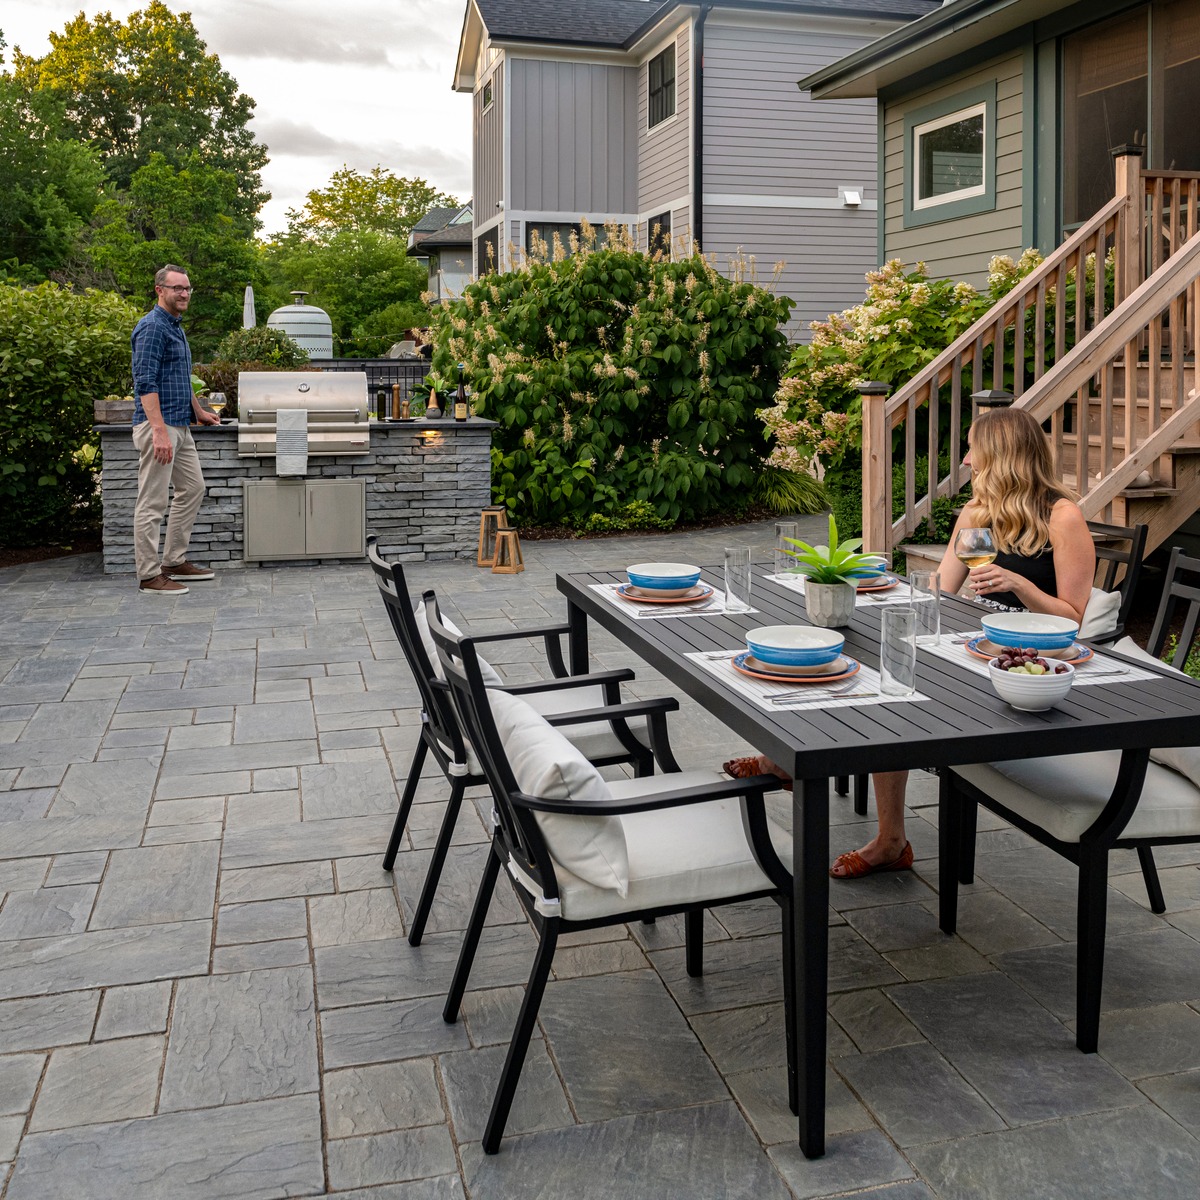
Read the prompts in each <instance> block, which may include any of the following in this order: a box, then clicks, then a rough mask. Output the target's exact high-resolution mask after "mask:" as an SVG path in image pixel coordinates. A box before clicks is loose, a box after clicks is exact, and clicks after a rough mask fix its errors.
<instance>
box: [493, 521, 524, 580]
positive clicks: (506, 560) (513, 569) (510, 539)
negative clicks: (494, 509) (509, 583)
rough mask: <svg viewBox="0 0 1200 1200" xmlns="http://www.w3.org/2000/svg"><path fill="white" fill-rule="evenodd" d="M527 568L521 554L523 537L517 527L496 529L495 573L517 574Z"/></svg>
mask: <svg viewBox="0 0 1200 1200" xmlns="http://www.w3.org/2000/svg"><path fill="white" fill-rule="evenodd" d="M523 570H525V559H524V557H523V556H522V554H521V539H520V538H519V537H518V536H517V531H516V530H515V529H508V528H504V529H498V530H496V561H495V563H494V564H493V565H492V573H493V574H494V575H516V574H518V573H519V572H520V571H523Z"/></svg>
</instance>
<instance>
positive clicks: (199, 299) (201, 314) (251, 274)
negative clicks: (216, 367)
mask: <svg viewBox="0 0 1200 1200" xmlns="http://www.w3.org/2000/svg"><path fill="white" fill-rule="evenodd" d="M237 186H238V181H237V178H236V176H234V175H233V174H232V173H231V172H229V171H222V170H220V169H218V168H216V167H213V166H210V165H209V164H208V163H206V162H203V161H201V158H200V156H199V155H198V154H194V155H192V156H191V157H190V158H189V159H187V160H185V162H184V163H183V165H182V166H180V167H178V168H176V167H175V166H172V165H171V164H170V163H169V162H167V160H166V159H165V158H164V157H163V156H162V155H161V154H152V155H151V156H150V162H149V163H148V164H147V165H146V166H144V167H141V168H139V169H138V170H137V171H136V172H135V173H134V176H133V178H132V180H131V181H130V185H129V190H128V192H127V193H123V194H122V195H120V196H118V197H115V198H112V199H108V200H105V201H103V202H102V203H101V204H100V205H99V206H98V208H97V210H96V217H95V220H94V221H93V225H94V228H93V229H92V231H91V232H90V234H89V235H88V236H87V237H86V238H85V242H84V245H85V252H86V254H87V256H88V257H89V259H90V260H91V262H92V264H93V265H94V266H95V268H96V269H97V270H99V271H101V272H104V273H107V277H108V279H109V280H110V281H111V282H112V283H115V285H116V287H117V289H118V290H119V291H121V292H122V293H123V294H124V295H126V296H129V297H134V298H140V297H146V298H147V299H149V298H150V296H151V285H152V282H153V279H154V272H155V271H156V270H157V269H158V268H159V267H161V266H162V265H163V263H166V262H174V263H178V264H179V265H180V266H181V267H183V268H184V269H185V270H186V271H187V272H188V274H189V275H190V276H191V280H192V286H193V287H194V288H195V291H194V292H193V293H192V302H191V306H190V307H189V309H188V318H187V330H188V337H189V339H190V340H191V342H192V346H193V351H194V352H195V353H196V354H197V356H199V355H201V354H204V353H207V351H208V350H209V349H211V348H212V346H213V345H215V344H216V342H217V341H218V340H219V339H220V338H221V337H222V336H224V335H225V334H226V333H228V332H229V330H231V329H235V328H237V327H238V326H240V325H241V314H242V293H243V291H244V289H245V286H246V284H247V283H253V284H255V285H256V286H257V285H259V284H261V283H262V282H264V280H265V275H264V274H263V269H262V262H261V258H260V254H259V251H258V248H257V246H256V245H255V243H254V242H253V241H251V240H250V239H248V238H247V237H246V236H245V233H244V232H243V230H242V228H241V226H240V224H239V223H238V222H237V221H236V220H234V218H232V217H231V216H229V215H228V214H229V210H230V206H231V204H232V202H233V198H234V196H235V194H236V192H237Z"/></svg>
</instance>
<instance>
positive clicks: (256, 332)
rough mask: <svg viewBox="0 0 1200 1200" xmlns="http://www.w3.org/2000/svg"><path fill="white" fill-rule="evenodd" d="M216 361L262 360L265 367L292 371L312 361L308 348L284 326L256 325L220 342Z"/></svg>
mask: <svg viewBox="0 0 1200 1200" xmlns="http://www.w3.org/2000/svg"><path fill="white" fill-rule="evenodd" d="M213 361H214V362H218V361H221V362H235V363H238V362H254V363H261V364H262V367H263V369H265V370H272V369H274V370H278V371H290V370H292V369H293V368H294V367H302V366H303V365H304V364H305V363H306V362H308V351H307V350H305V349H304V348H303V347H302V346H300V345H298V344H297V343H296V342H293V341H292V339H291V338H290V337H288V335H287V334H286V333H284V332H283V330H282V329H272V328H271V326H269V325H256V326H255V327H254V328H253V329H235V330H234V331H233V332H232V333H227V334H226V335H225V336H224V337H223V338H222V339H221V340H220V342H218V343H217V348H216V350H214V351H213Z"/></svg>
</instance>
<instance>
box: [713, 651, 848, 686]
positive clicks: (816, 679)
mask: <svg viewBox="0 0 1200 1200" xmlns="http://www.w3.org/2000/svg"><path fill="white" fill-rule="evenodd" d="M731 662H732V666H733V669H734V670H735V671H740V672H741V673H742V674H743V675H749V676H750V678H751V679H765V680H770V681H771V682H772V683H837V682H838V680H840V679H849V678H850V676H851V675H857V674H858V672H859V670H861V664H860V663H859V662H857V661H856V660H855V659H853V658H851V657H850V656H849V655H848V654H843V655H841V656H840V657H839V658H835V659H834V660H833V662H831V663H827V664H826V665H827V666H829V667H836V668H838V669H837V670H836V671H824V672H822V673H821V674H819V675H796V674H782V673H781V672H782V671H786V669H787V668H780V667H777V666H775V665H774V664H771V665H768V664H765V663H759V661H758V659H756V658H755V657H754V655H753V654H751V653H750V651H749V650H743V651H742V652H741V654H735V655H734V656H733V659H732V660H731Z"/></svg>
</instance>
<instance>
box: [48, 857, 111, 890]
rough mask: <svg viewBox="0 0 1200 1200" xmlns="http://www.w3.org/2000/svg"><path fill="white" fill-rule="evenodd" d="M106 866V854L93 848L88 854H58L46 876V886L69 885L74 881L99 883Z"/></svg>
mask: <svg viewBox="0 0 1200 1200" xmlns="http://www.w3.org/2000/svg"><path fill="white" fill-rule="evenodd" d="M107 866H108V854H107V853H105V851H103V850H94V851H92V852H91V853H90V854H60V855H59V856H58V857H57V858H56V859H55V860H54V865H53V866H51V868H50V874H49V875H47V876H46V886H47V887H69V886H70V885H71V884H74V883H99V882H100V877H101V876H102V875H103V874H104V868H105V867H107Z"/></svg>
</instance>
